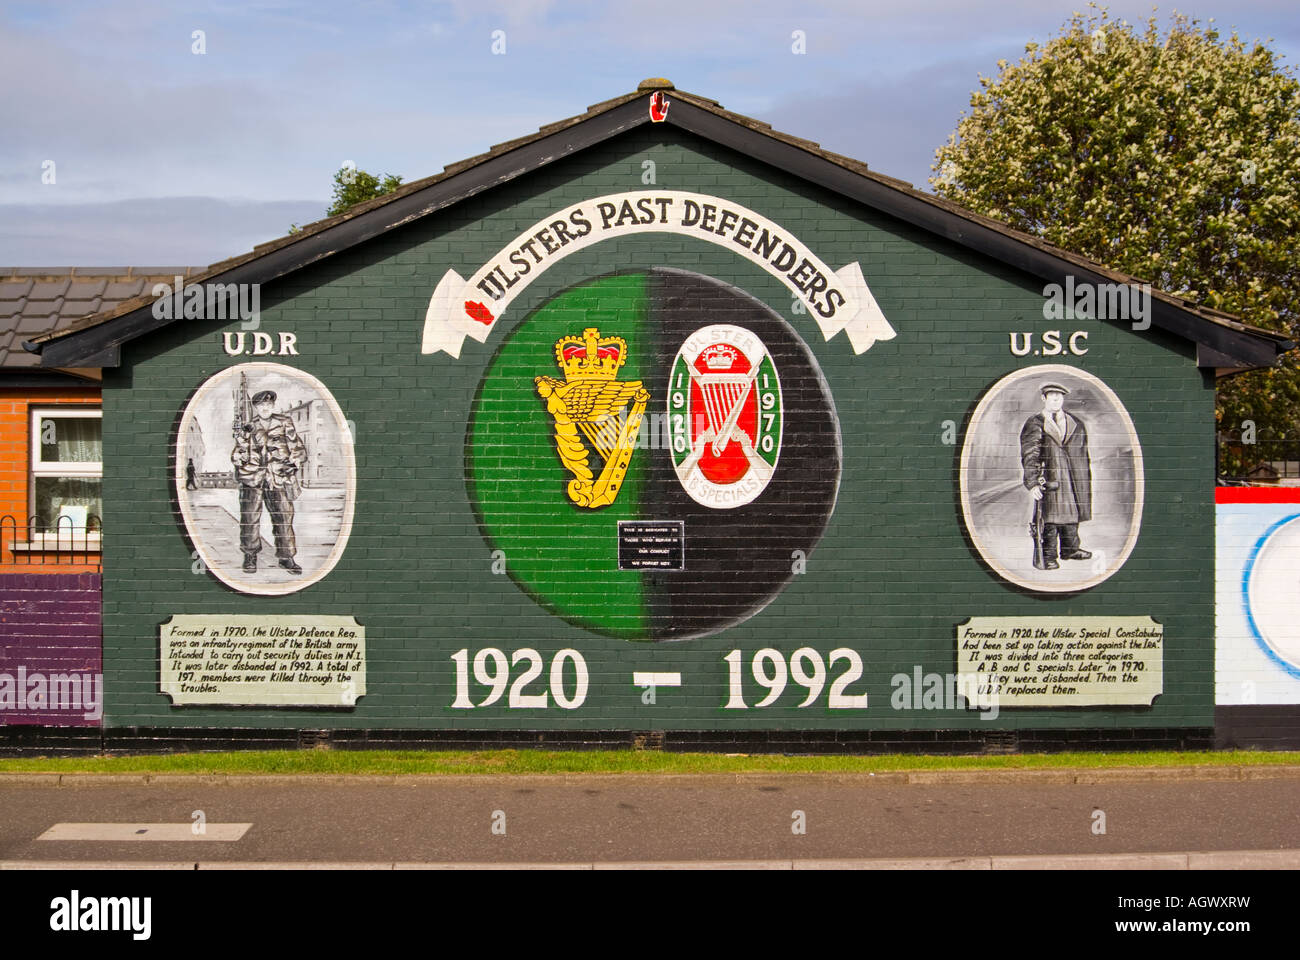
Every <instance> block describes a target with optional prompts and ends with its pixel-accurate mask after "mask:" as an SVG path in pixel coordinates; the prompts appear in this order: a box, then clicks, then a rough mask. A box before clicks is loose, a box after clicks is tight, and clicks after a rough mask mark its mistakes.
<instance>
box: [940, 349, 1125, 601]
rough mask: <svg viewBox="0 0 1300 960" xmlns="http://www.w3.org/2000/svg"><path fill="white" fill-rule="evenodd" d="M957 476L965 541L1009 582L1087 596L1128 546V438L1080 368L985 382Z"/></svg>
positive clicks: (1103, 394)
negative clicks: (990, 385) (1083, 591)
mask: <svg viewBox="0 0 1300 960" xmlns="http://www.w3.org/2000/svg"><path fill="white" fill-rule="evenodd" d="M960 471H961V472H960V478H961V481H960V482H961V505H962V514H963V517H964V519H965V523H966V530H967V532H968V534H969V535H970V539H971V542H972V544H973V546H974V548H975V550H976V551H977V552H978V554H979V556H980V557H981V558H982V559H983V560H984V561H985V563H987V564H988V566H989V567H990V568H991V569H992V570H993V571H994V572H995V573H996V574H997V575H998V576H1000V577H1002V578H1003V579H1005V580H1008V581H1010V582H1011V583H1014V584H1017V585H1019V586H1021V587H1025V588H1027V589H1029V590H1033V591H1036V592H1044V593H1067V592H1072V591H1076V590H1086V589H1088V588H1089V587H1094V586H1096V585H1097V584H1099V583H1101V582H1102V581H1104V580H1106V579H1107V578H1109V577H1110V576H1112V575H1113V574H1114V573H1115V572H1116V571H1117V570H1119V569H1120V567H1122V566H1123V565H1124V562H1125V561H1126V560H1127V559H1128V556H1129V554H1130V553H1131V552H1132V550H1133V546H1134V544H1135V543H1136V542H1137V537H1138V532H1139V529H1140V527H1141V523H1142V502H1143V495H1144V481H1143V471H1142V448H1141V445H1140V444H1139V442H1138V437H1137V432H1136V430H1135V429H1134V427H1133V421H1132V420H1131V419H1130V417H1129V415H1128V411H1127V410H1125V408H1124V405H1123V403H1122V402H1121V401H1120V399H1119V398H1118V397H1117V396H1116V395H1115V393H1114V391H1112V390H1111V389H1110V388H1109V387H1108V386H1106V384H1105V383H1103V382H1102V381H1101V380H1099V379H1097V378H1096V377H1094V376H1092V375H1091V374H1089V373H1085V372H1084V371H1082V370H1079V369H1077V368H1074V367H1069V366H1065V365H1063V364H1042V365H1038V366H1034V367H1028V368H1026V369H1022V370H1017V371H1015V372H1014V373H1011V374H1009V375H1008V376H1006V377H1003V378H1002V379H1001V380H999V381H997V383H995V384H993V386H992V387H990V388H989V390H988V392H987V393H986V394H985V395H984V397H983V398H982V399H981V400H980V402H979V404H978V406H976V408H975V412H974V413H973V414H972V415H971V420H970V425H969V426H968V428H967V430H966V440H965V443H964V445H963V447H962V452H961V468H960Z"/></svg>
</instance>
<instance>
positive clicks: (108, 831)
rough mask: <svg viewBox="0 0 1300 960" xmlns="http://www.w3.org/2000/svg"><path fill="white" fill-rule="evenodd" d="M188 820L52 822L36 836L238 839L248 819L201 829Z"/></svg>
mask: <svg viewBox="0 0 1300 960" xmlns="http://www.w3.org/2000/svg"><path fill="white" fill-rule="evenodd" d="M194 826H195V825H194V824H192V823H56V824H55V825H54V826H52V827H50V829H48V830H46V831H45V832H44V833H42V834H41V835H40V836H39V837H37V838H36V839H37V840H98V841H105V840H107V841H114V842H116V841H123V840H166V841H170V842H172V843H175V842H177V841H182V840H187V841H188V840H239V839H241V838H242V837H243V836H244V834H245V833H247V832H248V828H249V827H251V826H252V824H251V823H208V824H204V828H203V832H202V833H195V832H194Z"/></svg>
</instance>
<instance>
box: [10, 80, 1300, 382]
mask: <svg viewBox="0 0 1300 960" xmlns="http://www.w3.org/2000/svg"><path fill="white" fill-rule="evenodd" d="M650 95H651V94H650V93H644V94H641V95H631V99H629V98H628V95H625V96H624V97H621V98H615V99H614V100H612V101H607V103H606V104H598V105H596V106H594V107H592V108H590V112H589V114H588V115H586V116H582V117H577V118H571V119H570V120H568V121H560V122H559V123H557V124H550V125H548V126H546V127H543V128H542V130H541V131H539V133H538V134H533V135H530V136H527V137H522V138H520V139H519V140H517V141H509V142H507V143H505V144H501V145H499V146H497V147H493V148H492V150H491V151H489V153H487V154H484V155H482V157H481V158H471V159H469V160H465V161H461V162H460V163H458V164H452V165H451V166H449V167H448V169H447V171H446V172H444V174H441V175H438V176H435V177H431V178H428V181H427V182H424V183H422V182H420V181H417V182H415V183H413V184H410V185H408V187H407V188H402V189H399V191H397V192H396V193H395V194H394V195H392V196H389V197H380V198H377V199H375V200H372V201H368V202H367V203H366V204H364V205H362V206H361V207H360V208H359V209H358V210H357V211H356V212H355V213H353V214H350V215H349V214H344V215H342V216H340V217H339V218H335V220H334V221H333V222H331V221H321V222H320V223H318V224H316V225H311V226H309V227H308V228H307V231H306V234H305V235H304V236H301V237H298V238H296V239H295V238H280V239H278V240H275V241H271V242H270V243H268V244H265V245H263V247H259V248H256V249H255V250H254V251H253V252H252V253H251V254H245V255H243V256H240V257H237V258H233V259H232V260H230V261H226V262H224V263H219V264H214V265H213V267H212V268H210V270H209V272H208V274H207V275H205V276H201V277H197V278H194V280H195V281H196V282H204V283H206V282H213V283H266V282H268V281H272V280H276V279H278V278H280V277H283V276H285V275H287V274H289V273H292V272H293V271H295V270H299V269H301V268H303V267H305V266H308V265H310V264H312V263H315V262H318V261H321V260H324V259H325V258H327V257H329V256H332V255H333V254H335V253H338V252H340V251H342V250H346V249H348V248H349V247H352V246H355V245H356V244H359V243H363V242H365V241H367V240H370V239H372V238H374V237H376V236H379V235H381V234H383V233H384V232H386V231H388V230H390V229H392V228H394V227H398V226H401V225H403V224H406V223H409V222H411V221H413V220H416V219H418V218H420V217H423V216H426V215H428V214H431V213H434V212H436V211H438V210H441V209H444V208H446V207H448V206H450V205H452V204H454V203H457V202H458V201H461V200H464V199H467V198H469V197H472V196H474V195H476V194H478V193H481V192H483V191H485V190H488V189H491V188H492V187H495V186H498V185H501V184H504V183H508V182H510V181H511V180H514V179H515V178H517V177H519V176H521V175H523V174H526V173H530V172H532V171H534V170H537V169H539V168H541V167H544V166H546V165H547V164H550V163H553V162H555V161H556V160H560V159H563V158H565V157H568V156H571V155H573V154H575V153H578V152H580V151H582V150H584V149H586V148H588V147H591V146H595V145H596V144H599V143H601V142H603V141H605V140H608V139H610V138H612V137H614V136H617V135H619V134H621V133H624V132H627V131H629V130H632V129H634V128H636V127H639V126H641V125H643V124H645V123H649V122H650V119H649V112H648V109H647V102H648V100H649V97H650ZM671 99H672V108H671V110H670V112H669V115H668V117H667V120H666V122H667V123H669V124H673V125H674V126H676V127H679V128H680V129H682V130H685V131H687V132H689V133H693V134H695V135H697V136H700V137H702V138H704V139H706V140H709V141H711V142H714V143H717V144H720V145H722V146H725V147H728V148H730V149H733V150H735V151H737V152H739V153H742V154H744V155H746V156H750V157H753V158H754V159H756V160H759V161H761V162H763V163H766V164H769V165H770V166H773V167H776V168H778V169H781V170H784V171H786V172H788V173H790V174H793V175H794V176H797V177H800V178H801V179H803V180H806V181H807V182H809V183H813V184H816V185H818V186H821V187H824V188H825V189H827V190H830V191H832V192H834V193H837V194H840V195H841V196H844V197H847V198H849V199H851V200H856V201H857V202H859V203H862V204H864V205H865V206H867V207H870V208H872V209H873V210H876V211H879V212H881V213H883V214H885V215H887V216H891V217H894V218H896V219H898V220H900V221H902V222H904V223H908V224H911V225H912V226H915V227H918V228H920V229H922V230H925V231H927V232H929V233H932V234H934V235H936V236H938V237H942V238H944V239H947V240H949V241H951V242H953V243H956V244H959V245H961V246H964V247H966V248H969V249H971V250H974V251H975V252H977V253H981V254H984V255H986V256H988V257H991V258H992V259H994V260H997V261H999V262H1001V263H1004V264H1007V265H1008V266H1011V267H1013V268H1015V269H1018V270H1022V271H1024V272H1026V273H1028V274H1030V275H1032V276H1035V277H1038V278H1040V279H1042V280H1044V281H1046V282H1048V283H1062V284H1063V283H1064V281H1065V278H1066V277H1067V276H1074V277H1075V278H1076V281H1078V280H1082V281H1085V282H1090V283H1120V282H1135V280H1134V278H1132V277H1128V276H1126V275H1124V274H1120V273H1118V272H1116V271H1112V270H1109V269H1108V268H1106V267H1105V266H1103V265H1101V264H1096V263H1092V262H1091V261H1089V260H1087V259H1086V258H1083V257H1079V256H1077V255H1074V254H1070V253H1069V252H1068V251H1063V250H1059V249H1057V248H1055V247H1052V246H1051V245H1049V244H1046V243H1044V242H1043V241H1041V240H1040V239H1039V238H1036V237H1031V236H1029V235H1026V234H1022V233H1019V232H1017V231H1014V230H1012V229H1011V228H1009V227H1007V226H1005V225H1004V224H999V223H998V222H996V221H992V220H987V219H986V218H983V217H979V216H978V215H976V214H973V213H970V212H969V211H964V210H962V209H961V208H960V207H957V206H956V205H954V204H952V203H950V202H948V201H945V200H942V199H940V198H937V197H933V196H930V195H927V194H923V193H921V192H920V191H917V190H915V189H913V188H912V187H911V186H910V185H908V184H905V183H903V182H902V181H898V180H894V179H892V178H889V177H884V176H882V175H880V174H877V173H875V172H874V171H868V170H867V168H866V167H865V166H864V165H862V164H860V163H858V162H857V161H853V160H851V159H849V158H846V157H839V156H837V155H835V154H831V153H828V152H826V151H823V150H821V149H820V148H819V147H818V146H817V144H814V143H812V142H811V141H805V140H799V139H797V138H793V137H788V136H786V135H784V134H779V133H776V132H775V131H772V130H771V129H770V127H768V126H767V125H766V124H762V123H759V122H758V121H754V120H752V119H750V118H748V117H743V116H740V115H739V114H732V113H729V112H727V111H725V110H722V109H721V108H719V107H716V105H714V104H713V103H712V101H707V100H704V99H703V98H699V97H696V96H695V95H693V94H686V93H684V92H683V91H677V92H676V94H675V95H671ZM547 131H550V132H547ZM1090 264H1091V267H1090V266H1089V265H1090ZM1093 268H1095V269H1093ZM1150 304H1151V321H1152V325H1153V326H1155V327H1157V328H1159V329H1161V330H1165V331H1168V332H1169V333H1172V334H1175V335H1177V336H1179V337H1182V338H1185V339H1187V340H1189V341H1192V342H1194V343H1196V344H1198V345H1201V346H1204V347H1206V348H1209V349H1210V350H1212V351H1213V354H1214V356H1215V360H1216V361H1217V362H1215V363H1214V364H1213V366H1215V367H1219V368H1222V367H1226V366H1231V367H1238V368H1258V367H1268V366H1272V365H1273V364H1274V363H1275V362H1276V360H1277V358H1278V356H1280V355H1281V354H1282V353H1284V352H1286V351H1288V350H1291V349H1293V348H1294V347H1295V344H1294V343H1292V342H1291V341H1289V340H1287V339H1286V338H1285V337H1284V336H1282V335H1279V334H1275V333H1272V332H1270V331H1267V330H1262V329H1259V328H1252V327H1248V326H1246V325H1245V324H1243V323H1241V322H1240V321H1239V320H1237V319H1235V318H1233V317H1230V316H1228V315H1221V314H1219V313H1218V312H1217V311H1207V310H1205V308H1203V307H1198V306H1197V305H1195V304H1192V303H1190V302H1187V301H1181V300H1179V298H1177V297H1174V296H1171V295H1170V294H1167V293H1163V292H1159V291H1156V290H1153V291H1152V297H1151V301H1150ZM1181 304H1185V306H1184V305H1181ZM172 322H173V320H171V319H160V318H156V317H154V316H153V311H152V302H148V303H145V304H143V305H142V306H139V307H136V308H135V309H131V308H129V307H127V308H126V310H125V312H122V313H121V314H120V315H118V316H108V317H105V318H103V319H96V318H88V320H87V321H84V326H81V327H80V328H74V329H71V330H66V331H61V332H58V333H54V334H47V335H45V336H42V337H37V338H35V340H34V342H31V343H25V344H24V346H25V347H27V348H28V349H29V350H33V351H35V352H38V353H40V354H41V366H42V367H85V366H92V365H94V366H107V367H115V366H117V365H118V364H119V363H120V355H121V350H120V348H121V345H122V344H124V343H126V342H128V341H130V340H132V339H134V338H136V337H139V336H143V335H145V334H147V333H151V332H153V331H154V330H157V329H159V328H161V327H163V326H165V325H167V324H169V323H172ZM1207 357H1208V355H1207ZM1224 361H1226V362H1224ZM1200 365H1201V366H1208V365H1209V364H1200Z"/></svg>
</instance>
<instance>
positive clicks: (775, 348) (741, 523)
mask: <svg viewBox="0 0 1300 960" xmlns="http://www.w3.org/2000/svg"><path fill="white" fill-rule="evenodd" d="M717 323H727V324H734V325H736V326H739V327H743V328H745V329H747V330H749V331H751V332H753V333H754V334H756V335H757V336H758V337H759V338H760V339H761V340H762V341H763V344H764V346H765V347H766V348H767V352H768V356H769V357H770V358H771V363H772V364H773V365H774V367H775V370H776V371H777V372H778V373H779V376H780V386H781V404H782V410H781V423H782V428H781V434H780V456H779V459H778V460H777V466H776V470H775V472H774V473H773V474H772V478H771V480H770V482H769V483H768V484H767V486H766V488H765V489H764V490H763V492H762V493H761V494H759V496H758V497H757V499H755V500H754V501H753V502H752V503H748V504H745V505H744V506H741V507H736V508H733V509H712V508H709V507H706V506H702V505H701V504H699V503H696V502H695V501H694V500H693V499H692V498H691V497H690V496H688V495H687V493H686V491H685V490H684V489H683V488H682V486H681V483H680V481H679V480H678V478H677V472H676V470H675V469H674V466H673V459H672V451H671V441H670V438H669V431H668V429H667V412H668V411H667V391H668V385H669V383H670V377H671V375H672V366H673V363H674V360H675V359H676V357H677V353H678V350H679V349H680V347H681V346H682V343H683V342H684V341H685V340H686V338H687V337H688V336H690V335H691V334H692V333H694V332H695V331H696V330H699V329H700V328H701V327H704V326H708V325H709V324H717ZM588 327H596V328H598V329H599V331H600V337H602V338H604V337H622V338H623V339H624V340H626V341H627V345H628V352H627V358H626V362H625V363H624V365H623V367H622V368H621V369H620V370H619V372H618V379H619V380H622V381H630V380H640V381H641V382H642V384H643V385H644V386H645V388H646V390H648V391H649V393H650V401H649V403H648V404H647V406H646V409H645V415H644V420H643V422H642V424H641V428H640V433H639V435H638V438H637V449H636V451H635V453H633V455H632V460H631V463H630V465H629V468H628V472H627V477H626V479H625V480H624V481H623V484H622V486H621V489H620V490H619V492H618V496H617V498H616V499H615V501H614V502H613V503H612V504H610V505H609V506H606V507H601V508H598V509H595V510H592V509H589V508H584V507H579V506H576V505H575V504H574V503H572V502H571V501H570V500H569V498H568V496H567V495H566V493H565V489H566V487H567V485H568V483H569V481H570V480H571V479H572V474H571V473H570V472H569V471H568V470H566V469H565V467H564V465H563V464H562V463H561V461H560V458H559V455H558V454H557V452H556V444H555V425H554V422H553V420H552V418H551V416H550V414H549V413H548V412H547V409H546V404H545V402H544V401H543V400H542V399H541V397H539V396H538V393H537V389H536V386H535V383H534V380H535V378H536V377H538V376H549V377H556V378H559V379H563V376H564V374H563V372H562V371H561V370H560V368H559V367H558V365H557V364H556V360H555V345H556V343H557V341H559V340H561V339H562V338H564V337H568V336H581V335H582V332H583V330H584V329H586V328H588ZM587 446H588V448H589V449H591V444H588V445H587ZM466 456H467V467H468V469H467V477H468V487H469V496H470V501H471V503H473V504H474V505H475V508H476V510H477V512H478V517H479V523H480V526H481V529H482V531H483V536H484V538H485V539H486V540H487V542H488V545H489V548H490V549H492V550H501V551H503V552H504V554H505V560H506V566H507V569H508V571H509V573H510V576H511V577H513V578H514V580H515V582H516V583H517V584H519V586H520V587H522V588H523V589H524V590H525V591H527V592H528V593H529V595H530V596H532V597H533V598H534V599H535V600H536V601H537V602H538V603H540V604H541V605H542V606H543V607H545V608H546V609H547V610H549V611H551V612H552V613H554V614H555V615H556V616H559V617H562V618H563V619H564V620H566V621H568V622H569V623H571V624H574V625H575V626H579V627H582V628H584V629H587V630H590V631H593V632H595V633H599V634H603V635H605V636H612V637H621V638H624V639H628V640H681V639H687V638H691V637H702V636H707V635H709V634H712V633H716V632H717V631H719V630H723V629H725V628H726V627H728V626H731V625H733V624H736V623H740V622H741V621H743V620H746V619H748V618H749V617H751V616H753V615H754V614H756V613H758V612H759V611H760V610H762V609H763V607H765V606H766V605H767V604H768V603H770V602H771V601H772V599H773V598H775V597H776V596H777V594H779V593H780V592H781V589H782V588H783V587H784V586H785V584H786V583H788V582H789V580H790V579H791V577H793V576H794V569H795V563H796V559H797V558H799V557H800V556H802V557H807V556H810V555H811V552H812V550H813V548H814V547H815V546H816V544H817V542H818V540H820V539H821V536H822V533H823V531H824V530H825V529H826V524H827V523H828V521H829V520H830V516H831V512H832V510H833V509H834V507H835V496H836V492H837V490H838V488H839V477H840V463H841V452H840V437H839V423H838V420H837V419H836V415H835V406H834V402H833V401H832V399H831V396H830V391H829V389H828V388H827V385H826V381H825V379H824V378H823V376H822V374H821V370H820V368H819V367H818V366H817V361H816V360H815V359H814V357H813V355H812V353H811V352H810V351H809V350H808V348H807V346H806V345H805V344H804V342H803V341H802V340H801V339H800V338H799V335H798V334H797V333H795V331H794V329H793V328H792V327H791V326H790V324H788V323H786V321H785V320H783V319H782V318H781V317H780V316H778V315H777V314H776V313H775V312H774V311H772V310H771V309H770V308H768V307H767V306H766V305H765V304H763V303H761V302H759V301H758V300H756V299H754V298H753V297H751V296H750V295H749V294H747V293H744V292H743V291H741V290H738V289H737V288H735V287H732V286H730V285H728V284H725V283H722V282H720V281H717V280H714V279H712V278H710V277H704V276H700V275H699V274H694V273H688V272H686V271H681V270H673V269H669V268H655V269H651V270H646V271H643V272H636V273H620V274H612V275H608V276H603V277H598V278H596V279H593V280H589V281H586V282H583V283H581V284H578V285H577V286H574V287H571V288H569V289H568V290H565V291H563V292H561V293H559V294H557V295H556V296H555V297H553V298H552V299H551V300H550V301H549V302H547V303H546V304H544V305H543V306H541V307H539V308H538V309H537V310H536V311H534V312H533V313H532V314H531V315H529V316H528V317H527V318H525V319H524V320H523V321H522V322H521V323H520V324H519V325H518V326H517V327H516V328H515V329H514V330H513V331H512V332H511V333H510V334H509V335H508V336H507V338H506V339H505V341H504V342H503V343H502V344H501V347H500V348H499V349H498V350H497V352H496V355H495V356H494V357H493V358H492V360H491V362H490V363H489V364H488V367H487V370H486V372H485V374H484V376H483V380H482V382H481V383H480V384H479V389H478V393H477V396H476V397H475V401H474V408H473V411H472V414H471V417H470V422H469V427H468V432H467V437H466ZM591 463H592V469H593V471H594V472H595V473H596V474H599V472H600V469H601V466H602V464H601V463H600V460H599V457H598V455H597V454H596V453H595V451H594V450H592V452H591ZM619 521H656V522H658V521H681V522H682V523H683V524H684V531H685V553H684V561H683V563H684V569H682V570H680V571H678V570H671V571H669V570H635V569H622V570H621V569H619V564H618V523H619Z"/></svg>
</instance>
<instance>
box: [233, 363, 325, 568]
mask: <svg viewBox="0 0 1300 960" xmlns="http://www.w3.org/2000/svg"><path fill="white" fill-rule="evenodd" d="M250 408H251V409H250ZM274 409H275V392H274V391H272V390H263V391H261V392H260V393H258V394H256V395H255V396H254V397H253V398H252V400H251V401H250V400H249V399H248V394H247V388H246V385H245V382H244V380H243V377H242V376H241V378H240V396H239V397H238V398H237V399H236V406H235V422H234V428H235V429H234V433H235V448H234V449H233V450H232V451H231V453H230V459H231V461H232V462H233V463H234V465H235V476H236V478H237V479H238V480H239V531H240V532H239V546H240V549H241V550H243V552H244V570H245V572H247V573H254V572H256V570H257V554H258V553H259V551H261V549H262V534H261V531H260V529H259V528H260V526H261V520H262V508H263V506H265V507H266V511H267V513H269V514H270V515H271V529H272V530H273V531H274V535H275V555H276V558H277V559H278V560H279V562H280V566H281V567H283V568H284V569H285V570H288V571H289V572H290V573H295V574H297V573H302V567H300V566H299V565H298V564H297V562H296V561H295V560H294V554H295V553H297V544H296V543H295V542H294V536H293V502H294V500H296V499H297V498H298V494H299V493H300V492H301V491H302V470H303V467H304V466H305V463H306V459H307V448H306V446H305V445H304V444H303V442H302V439H301V438H300V437H299V436H298V433H297V431H296V430H294V428H293V421H292V420H291V419H290V418H289V417H288V416H286V415H285V414H283V413H274V412H273V410H274ZM250 414H251V415H250Z"/></svg>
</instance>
